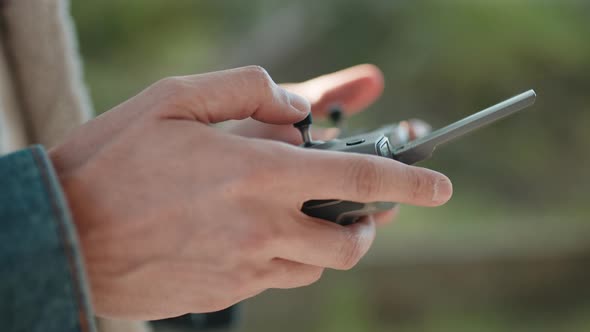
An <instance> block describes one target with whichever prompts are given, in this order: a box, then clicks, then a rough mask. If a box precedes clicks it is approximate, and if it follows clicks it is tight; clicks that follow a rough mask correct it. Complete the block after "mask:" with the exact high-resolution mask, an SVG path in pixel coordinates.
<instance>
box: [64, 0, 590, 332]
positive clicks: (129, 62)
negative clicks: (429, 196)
mask: <svg viewBox="0 0 590 332" xmlns="http://www.w3.org/2000/svg"><path fill="white" fill-rule="evenodd" d="M72 2H73V3H72V11H73V14H74V17H75V20H76V22H77V26H78V34H79V38H80V47H81V52H82V54H83V59H84V66H85V71H86V79H87V82H88V85H89V88H90V91H91V93H92V97H93V101H94V104H95V107H96V110H97V112H102V111H106V110H108V109H109V108H111V107H113V106H115V105H116V104H118V103H120V102H122V101H124V100H125V99H127V98H129V97H130V96H132V95H134V94H135V93H137V92H138V91H140V90H141V89H143V88H144V87H146V86H147V85H149V84H151V83H152V82H154V81H156V80H158V79H160V78H162V77H165V76H171V75H179V74H191V73H200V72H207V71H212V70H220V69H225V68H230V67H236V66H242V65H248V64H258V65H262V66H263V67H265V68H266V69H267V70H268V71H269V73H270V74H271V76H272V77H273V78H274V79H275V81H277V82H285V81H289V82H293V81H300V80H305V79H308V78H311V77H314V76H317V75H321V74H324V73H328V72H332V71H335V70H338V69H342V68H345V67H348V66H351V65H355V64H358V63H374V64H376V65H378V66H379V67H380V68H381V69H382V70H383V72H384V74H385V77H386V88H385V92H384V94H383V96H382V98H381V99H380V100H379V101H378V102H377V103H376V104H375V105H374V106H372V107H370V109H369V110H368V111H367V112H365V113H363V114H362V115H359V116H355V117H353V118H351V119H350V126H352V127H354V128H364V129H373V128H375V127H378V126H380V125H382V124H384V123H388V122H393V121H398V120H401V119H405V118H409V117H420V118H423V119H425V120H427V121H429V122H431V123H432V124H433V125H434V127H440V126H443V125H445V124H447V123H449V122H451V121H454V120H456V119H459V118H461V117H463V116H466V115H468V114H470V113H472V112H474V111H477V110H480V109H483V108H485V107H487V106H489V105H491V104H494V103H496V102H498V101H500V100H502V99H504V98H507V97H510V96H512V95H514V94H516V93H519V92H522V91H524V90H526V89H529V88H534V89H535V90H536V91H537V94H538V99H537V104H536V105H535V106H534V107H533V108H531V109H529V110H527V111H525V112H523V113H520V114H518V115H517V116H514V117H512V118H510V119H508V120H505V121H503V122H501V123H499V124H497V125H494V126H492V127H489V128H486V129H485V130H481V131H479V132H477V133H475V134H473V135H471V136H469V137H468V138H467V139H463V140H460V141H457V142H455V143H453V144H452V145H448V146H445V147H444V148H441V149H439V150H438V151H437V153H436V154H435V156H434V158H433V159H432V160H430V161H429V162H427V163H425V164H424V165H425V166H428V167H432V168H434V169H437V170H440V171H442V172H444V173H445V174H447V175H449V176H450V177H451V178H452V179H453V182H454V186H455V195H454V198H453V199H452V201H451V202H449V203H448V204H447V205H446V206H444V207H441V208H435V209H428V208H413V207H404V208H403V210H402V213H401V214H400V216H399V218H398V220H397V221H396V223H395V224H393V225H388V226H386V227H384V228H383V229H381V230H380V231H379V234H378V238H377V240H376V243H375V246H374V248H373V249H372V251H371V252H370V253H369V255H368V257H366V259H365V260H364V261H363V262H362V264H361V265H360V266H359V267H357V268H355V269H354V270H352V271H349V272H337V271H329V272H327V273H326V274H325V275H324V278H323V279H322V280H321V281H320V282H319V283H317V284H315V285H313V286H311V287H309V288H306V289H299V290H290V291H269V292H266V293H264V294H262V295H260V296H258V297H256V298H254V299H252V300H249V301H246V303H244V306H243V312H242V324H241V329H242V330H245V331H277V330H280V331H283V332H290V331H404V332H405V331H426V332H429V331H433V332H434V331H436V332H444V331H453V332H458V331H484V332H485V331H535V332H542V331H564V332H565V331H576V332H577V331H580V332H582V331H590V220H589V219H590V207H589V204H590V203H589V199H590V195H589V193H590V172H589V171H590V37H589V36H590V2H589V1H581V0H580V1H566V0H555V1H540V0H539V1H532V0H531V1H524V0H523V1H509V0H501V1H459V0H455V1H434V0H430V1H387V0H368V1H337V0H322V1H285V0H281V1H278V0H250V1H240V0H232V1H230V0H223V1H221V0H219V1H189V0H176V1H155V0H126V1H117V0H101V1H84V0H73V1H72ZM195 185H198V184H195Z"/></svg>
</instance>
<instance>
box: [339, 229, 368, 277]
mask: <svg viewBox="0 0 590 332" xmlns="http://www.w3.org/2000/svg"><path fill="white" fill-rule="evenodd" d="M362 251H363V250H362V244H361V239H360V237H359V236H358V235H357V234H355V233H354V232H351V231H347V233H346V239H345V241H343V242H342V248H341V250H340V262H339V264H338V267H339V268H340V269H342V270H350V269H352V268H353V267H354V266H355V265H356V264H357V263H358V262H359V261H360V259H361V257H362V256H363V252H362Z"/></svg>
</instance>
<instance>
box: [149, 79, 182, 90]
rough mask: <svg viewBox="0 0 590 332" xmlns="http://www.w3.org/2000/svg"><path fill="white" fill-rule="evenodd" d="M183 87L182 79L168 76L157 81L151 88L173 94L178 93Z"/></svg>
mask: <svg viewBox="0 0 590 332" xmlns="http://www.w3.org/2000/svg"><path fill="white" fill-rule="evenodd" d="M183 86H184V82H183V79H182V78H180V77H178V76H169V77H165V78H163V79H161V80H159V81H157V82H156V83H155V84H154V85H153V88H154V89H156V90H158V91H163V92H166V93H172V94H174V93H178V91H180V90H181V88H182V87H183Z"/></svg>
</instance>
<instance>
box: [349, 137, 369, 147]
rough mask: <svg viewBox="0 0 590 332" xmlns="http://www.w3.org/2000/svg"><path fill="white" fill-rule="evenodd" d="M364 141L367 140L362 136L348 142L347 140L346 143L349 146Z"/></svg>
mask: <svg viewBox="0 0 590 332" xmlns="http://www.w3.org/2000/svg"><path fill="white" fill-rule="evenodd" d="M364 142H365V140H364V139H362V138H359V139H355V140H352V141H348V142H346V145H347V146H351V145H358V144H361V143H364Z"/></svg>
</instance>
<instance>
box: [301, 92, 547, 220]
mask: <svg viewBox="0 0 590 332" xmlns="http://www.w3.org/2000/svg"><path fill="white" fill-rule="evenodd" d="M535 98H536V94H535V92H534V91H533V90H529V91H526V92H524V93H521V94H519V95H517V96H514V97H512V98H510V99H507V100H505V101H503V102H501V103H498V104H496V105H494V106H492V107H489V108H487V109H485V110H483V111H480V112H478V113H475V114H473V115H470V116H468V117H466V118H463V119H461V120H459V121H457V122H455V123H453V124H450V125H448V126H446V127H444V128H441V129H438V130H435V131H433V132H431V133H430V134H428V135H426V136H424V137H421V138H418V139H415V140H413V141H410V142H407V141H404V140H403V139H402V138H400V137H399V136H398V135H397V134H396V133H397V132H398V130H397V126H395V125H391V126H387V127H384V128H381V129H378V130H376V131H373V132H370V133H366V134H361V135H355V136H352V137H348V138H340V139H334V140H330V141H327V142H323V141H313V140H312V138H311V133H310V127H311V124H312V119H311V114H310V115H308V116H307V117H306V118H305V119H304V120H302V121H300V122H298V123H296V124H295V125H294V126H295V127H296V128H297V129H299V131H300V132H301V135H302V137H303V142H304V143H303V144H302V146H303V147H304V148H310V149H319V150H332V151H341V152H352V153H363V154H370V155H376V156H380V157H384V158H390V159H394V160H397V161H400V162H402V163H405V164H408V165H412V164H415V163H417V162H419V161H422V160H425V159H428V158H429V157H430V156H431V155H432V153H433V152H434V149H435V148H436V147H437V146H438V145H441V144H443V143H447V142H449V141H451V140H453V139H455V138H458V137H461V136H463V135H465V134H468V133H470V132H472V131H474V130H476V129H479V128H481V127H483V126H485V125H488V124H491V123H493V122H495V121H497V120H499V119H501V118H504V117H506V116H508V115H511V114H513V113H516V112H518V111H520V110H523V109H525V108H527V107H529V106H531V105H533V104H534V102H535ZM396 204H397V203H394V202H373V203H359V202H351V201H344V200H338V199H332V200H311V201H307V202H305V203H304V204H303V207H302V209H301V211H302V212H303V213H305V214H307V215H308V216H311V217H315V218H320V219H325V220H329V221H332V222H335V223H337V224H340V225H349V224H352V223H355V222H357V221H358V220H359V219H361V218H362V217H365V216H367V215H371V214H374V213H377V212H381V211H387V210H390V209H391V208H393V207H394V206H395V205H396Z"/></svg>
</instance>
